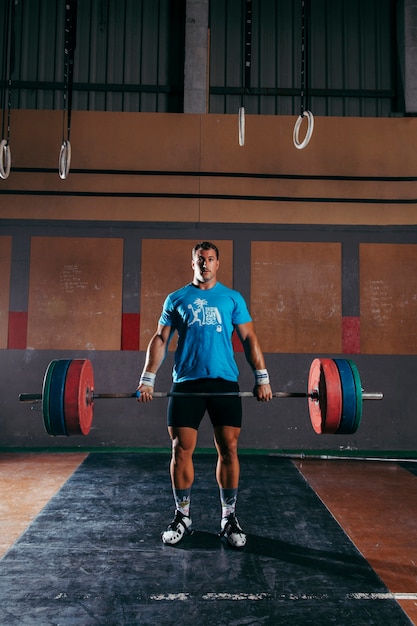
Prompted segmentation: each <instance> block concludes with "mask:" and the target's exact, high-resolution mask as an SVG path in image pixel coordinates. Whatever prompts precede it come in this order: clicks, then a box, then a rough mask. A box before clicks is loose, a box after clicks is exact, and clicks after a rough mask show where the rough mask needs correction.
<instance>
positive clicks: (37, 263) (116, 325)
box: [27, 237, 123, 350]
mask: <svg viewBox="0 0 417 626" xmlns="http://www.w3.org/2000/svg"><path fill="white" fill-rule="evenodd" d="M122 285H123V240H122V239H106V238H100V239H93V238H87V237H86V238H73V237H33V238H32V242H31V259H30V283H29V305H28V337H27V347H28V348H33V349H39V350H42V349H53V350H120V343H121V324H122Z"/></svg>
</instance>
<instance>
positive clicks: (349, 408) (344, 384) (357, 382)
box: [19, 358, 383, 437]
mask: <svg viewBox="0 0 417 626" xmlns="http://www.w3.org/2000/svg"><path fill="white" fill-rule="evenodd" d="M138 394H139V392H137V391H136V392H134V393H95V392H94V373H93V366H92V363H91V361H90V360H89V359H54V360H53V361H51V362H50V363H49V365H48V367H47V369H46V372H45V375H44V379H43V385H42V393H41V394H33V393H21V394H20V395H19V400H20V401H21V402H30V403H35V402H39V401H41V402H42V414H43V423H44V427H45V430H46V432H47V433H48V434H49V435H51V436H54V437H56V436H73V435H88V433H89V432H90V429H91V425H92V422H93V409H94V401H95V400H101V399H103V400H104V399H118V398H123V399H126V398H138ZM152 395H153V397H154V398H169V397H175V396H177V397H180V396H181V397H211V396H239V397H241V398H248V397H254V395H255V394H254V393H253V392H252V391H238V392H222V393H199V392H197V393H183V392H161V391H155V392H154V393H153V394H152ZM272 395H273V397H274V398H307V399H308V410H309V415H310V421H311V425H312V427H313V429H314V431H315V432H316V433H317V434H353V433H355V432H356V431H357V429H358V428H359V425H360V422H361V419H362V402H363V400H382V398H383V394H382V393H381V392H372V393H370V392H368V393H365V392H364V391H363V389H362V385H361V379H360V375H359V371H358V369H357V367H356V365H355V363H354V362H353V361H351V360H349V359H329V358H316V359H314V360H313V362H312V363H311V366H310V371H309V377H308V386H307V392H305V393H304V392H287V391H277V392H274V393H273V394H272Z"/></svg>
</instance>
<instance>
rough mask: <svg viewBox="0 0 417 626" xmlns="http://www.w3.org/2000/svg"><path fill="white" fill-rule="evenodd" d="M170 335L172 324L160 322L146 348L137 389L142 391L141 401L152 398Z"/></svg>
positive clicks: (147, 400)
mask: <svg viewBox="0 0 417 626" xmlns="http://www.w3.org/2000/svg"><path fill="white" fill-rule="evenodd" d="M170 336H171V326H163V325H162V324H158V328H157V331H156V333H155V334H154V336H153V337H152V339H151V340H150V342H149V344H148V348H147V350H146V358H145V365H144V367H143V372H142V375H141V377H140V381H139V385H138V387H137V391H140V396H139V398H138V400H139V402H149V401H150V400H152V393H153V390H154V382H155V376H156V373H157V371H158V370H159V368H160V366H161V364H162V362H163V360H164V358H165V353H166V350H167V347H168V342H169V339H170Z"/></svg>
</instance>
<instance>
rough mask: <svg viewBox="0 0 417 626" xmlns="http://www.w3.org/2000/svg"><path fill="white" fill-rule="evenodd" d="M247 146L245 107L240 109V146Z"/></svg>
mask: <svg viewBox="0 0 417 626" xmlns="http://www.w3.org/2000/svg"><path fill="white" fill-rule="evenodd" d="M244 145H245V107H239V146H244Z"/></svg>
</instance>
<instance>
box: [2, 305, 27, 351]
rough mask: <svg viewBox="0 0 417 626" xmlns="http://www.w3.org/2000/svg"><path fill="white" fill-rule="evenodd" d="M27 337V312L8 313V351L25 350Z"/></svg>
mask: <svg viewBox="0 0 417 626" xmlns="http://www.w3.org/2000/svg"><path fill="white" fill-rule="evenodd" d="M27 336H28V314H27V311H9V335H8V341H7V347H8V348H9V350H26V346H27Z"/></svg>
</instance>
